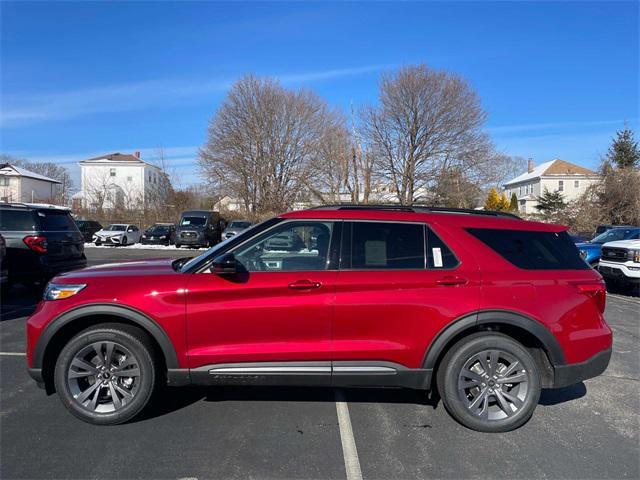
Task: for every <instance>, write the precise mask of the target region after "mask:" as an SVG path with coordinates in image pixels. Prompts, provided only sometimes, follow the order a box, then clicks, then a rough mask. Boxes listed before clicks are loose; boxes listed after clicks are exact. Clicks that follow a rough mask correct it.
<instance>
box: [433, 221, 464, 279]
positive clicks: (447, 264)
mask: <svg viewBox="0 0 640 480" xmlns="http://www.w3.org/2000/svg"><path fill="white" fill-rule="evenodd" d="M427 266H428V267H429V268H436V269H437V268H455V267H457V266H458V259H457V258H456V256H455V255H454V254H453V252H452V251H451V249H450V248H449V247H447V246H446V245H445V243H444V242H443V241H442V240H440V237H438V236H437V235H436V234H435V233H434V232H433V231H432V230H431V229H430V228H427Z"/></svg>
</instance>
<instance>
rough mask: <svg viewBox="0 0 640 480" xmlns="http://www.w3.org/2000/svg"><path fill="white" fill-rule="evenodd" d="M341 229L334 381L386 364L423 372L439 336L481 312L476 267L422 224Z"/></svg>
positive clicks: (367, 224)
mask: <svg viewBox="0 0 640 480" xmlns="http://www.w3.org/2000/svg"><path fill="white" fill-rule="evenodd" d="M343 230H344V231H343V246H342V254H341V256H342V259H341V264H340V271H339V273H338V277H337V280H336V307H335V315H334V327H333V349H334V357H333V358H334V383H336V384H339V383H340V381H341V377H344V378H343V379H344V380H345V381H348V377H349V376H350V375H356V374H358V372H360V373H365V374H366V372H374V371H375V370H376V368H379V369H380V370H381V371H382V370H385V369H387V368H388V365H387V363H386V362H391V363H392V364H396V365H399V366H402V367H408V368H420V367H421V365H422V360H423V357H424V354H425V351H426V349H427V346H428V345H429V344H430V342H431V341H432V339H433V338H434V337H435V336H436V334H437V333H438V332H439V331H440V330H441V329H442V328H443V327H444V326H445V325H446V324H447V323H448V322H450V321H451V320H453V319H454V318H456V317H457V316H459V315H463V314H465V313H468V312H472V311H474V310H475V309H477V308H478V304H479V294H480V278H479V272H478V268H477V265H476V262H475V261H474V259H473V257H472V256H470V255H468V254H466V252H463V251H462V250H461V248H455V249H454V245H447V244H445V242H444V241H443V240H442V239H441V238H440V237H439V236H438V235H436V233H435V231H434V230H433V229H432V228H430V227H429V226H427V225H426V224H424V223H415V222H393V223H391V222H369V221H366V222H346V223H345V225H344V229H343ZM455 247H461V245H455ZM385 365H387V366H385Z"/></svg>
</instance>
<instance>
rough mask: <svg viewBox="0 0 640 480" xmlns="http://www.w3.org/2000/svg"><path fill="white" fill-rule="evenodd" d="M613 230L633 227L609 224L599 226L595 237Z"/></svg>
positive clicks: (631, 226)
mask: <svg viewBox="0 0 640 480" xmlns="http://www.w3.org/2000/svg"><path fill="white" fill-rule="evenodd" d="M612 228H633V225H609V224H602V225H598V226H597V227H596V231H595V233H594V234H593V237H594V238H595V237H597V236H598V235H600V234H602V233H604V232H606V231H607V230H611V229H612Z"/></svg>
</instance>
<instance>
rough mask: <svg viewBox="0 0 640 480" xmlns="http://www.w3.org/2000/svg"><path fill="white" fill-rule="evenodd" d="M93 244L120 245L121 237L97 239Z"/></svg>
mask: <svg viewBox="0 0 640 480" xmlns="http://www.w3.org/2000/svg"><path fill="white" fill-rule="evenodd" d="M94 243H96V244H98V243H102V244H103V245H121V244H122V237H97V238H96V240H95V242H94Z"/></svg>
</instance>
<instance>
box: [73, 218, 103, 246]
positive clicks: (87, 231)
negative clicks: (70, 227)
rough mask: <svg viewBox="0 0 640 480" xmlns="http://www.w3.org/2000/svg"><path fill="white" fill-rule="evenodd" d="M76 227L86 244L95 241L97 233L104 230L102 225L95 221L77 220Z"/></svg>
mask: <svg viewBox="0 0 640 480" xmlns="http://www.w3.org/2000/svg"><path fill="white" fill-rule="evenodd" d="M76 225H77V226H78V230H80V233H81V234H82V236H83V237H84V241H85V242H91V241H93V236H94V235H95V233H96V232H98V231H100V230H102V225H100V224H99V223H98V222H96V221H94V220H76Z"/></svg>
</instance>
